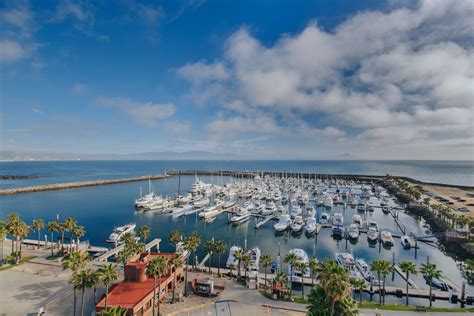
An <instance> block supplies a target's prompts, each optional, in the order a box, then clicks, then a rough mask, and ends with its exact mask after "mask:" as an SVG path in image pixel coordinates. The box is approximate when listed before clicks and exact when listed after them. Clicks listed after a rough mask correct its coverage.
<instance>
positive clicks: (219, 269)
mask: <svg viewBox="0 0 474 316" xmlns="http://www.w3.org/2000/svg"><path fill="white" fill-rule="evenodd" d="M218 260H219V262H218V265H217V275H218V276H221V254H220V253H219V259H218Z"/></svg>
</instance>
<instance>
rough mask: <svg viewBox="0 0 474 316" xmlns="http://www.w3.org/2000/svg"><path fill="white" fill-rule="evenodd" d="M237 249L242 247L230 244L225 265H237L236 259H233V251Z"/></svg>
mask: <svg viewBox="0 0 474 316" xmlns="http://www.w3.org/2000/svg"><path fill="white" fill-rule="evenodd" d="M238 250H242V247H239V246H235V245H234V246H232V247H230V249H229V257H228V258H227V262H226V267H227V268H230V266H231V265H234V268H235V267H236V266H237V259H235V253H236V252H237V251H238Z"/></svg>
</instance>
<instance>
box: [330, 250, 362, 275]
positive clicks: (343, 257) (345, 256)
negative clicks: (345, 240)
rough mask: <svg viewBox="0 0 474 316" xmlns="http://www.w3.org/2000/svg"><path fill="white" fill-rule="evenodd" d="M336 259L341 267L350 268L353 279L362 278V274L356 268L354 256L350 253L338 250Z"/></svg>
mask: <svg viewBox="0 0 474 316" xmlns="http://www.w3.org/2000/svg"><path fill="white" fill-rule="evenodd" d="M336 261H337V263H338V264H339V265H340V266H341V267H343V268H346V269H347V270H349V273H350V278H351V279H361V278H362V275H361V274H360V273H359V271H358V270H357V269H356V265H355V260H354V257H353V256H352V255H351V254H350V253H347V252H342V253H341V252H336Z"/></svg>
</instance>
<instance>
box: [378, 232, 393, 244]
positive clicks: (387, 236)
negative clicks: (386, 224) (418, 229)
mask: <svg viewBox="0 0 474 316" xmlns="http://www.w3.org/2000/svg"><path fill="white" fill-rule="evenodd" d="M380 239H381V240H382V243H383V244H384V245H385V246H393V237H392V233H391V232H389V231H388V230H383V231H382V232H381V233H380Z"/></svg>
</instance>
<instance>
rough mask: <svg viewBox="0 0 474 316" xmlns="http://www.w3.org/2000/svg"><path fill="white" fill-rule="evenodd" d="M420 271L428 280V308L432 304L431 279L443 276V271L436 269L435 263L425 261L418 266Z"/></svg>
mask: <svg viewBox="0 0 474 316" xmlns="http://www.w3.org/2000/svg"><path fill="white" fill-rule="evenodd" d="M420 272H421V273H423V275H424V276H425V277H426V279H427V280H428V283H429V284H430V308H431V307H432V306H433V301H432V296H431V295H432V291H433V279H441V278H442V277H443V273H442V272H441V270H438V268H437V267H436V265H435V264H432V263H426V264H422V265H421V268H420Z"/></svg>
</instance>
